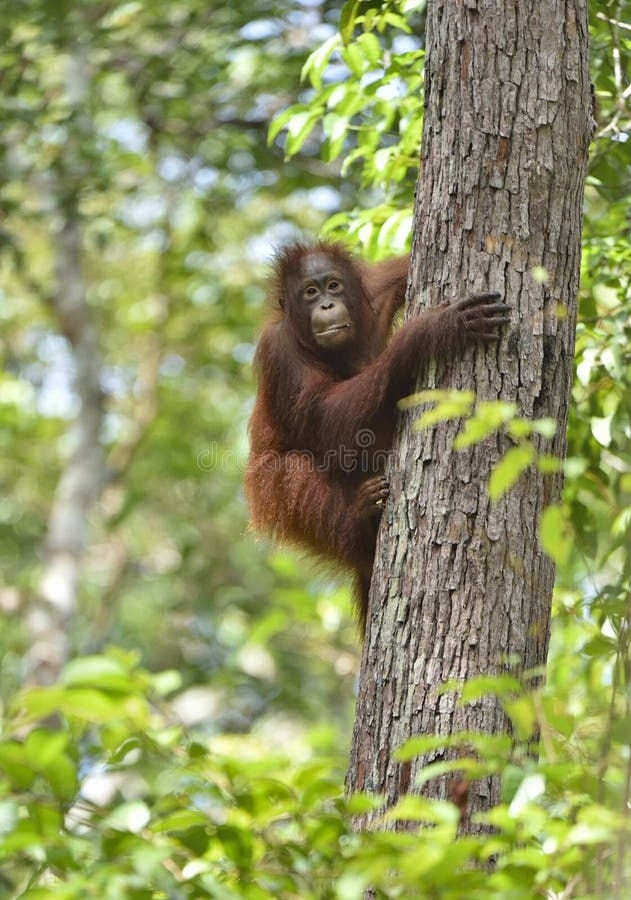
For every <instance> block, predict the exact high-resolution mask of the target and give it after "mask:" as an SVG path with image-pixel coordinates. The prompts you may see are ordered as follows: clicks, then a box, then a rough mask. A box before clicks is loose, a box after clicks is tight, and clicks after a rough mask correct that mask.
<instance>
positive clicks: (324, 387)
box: [245, 243, 507, 626]
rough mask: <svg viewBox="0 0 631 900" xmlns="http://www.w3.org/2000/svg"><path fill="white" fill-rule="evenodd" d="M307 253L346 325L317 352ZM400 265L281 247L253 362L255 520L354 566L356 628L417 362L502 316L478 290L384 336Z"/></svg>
mask: <svg viewBox="0 0 631 900" xmlns="http://www.w3.org/2000/svg"><path fill="white" fill-rule="evenodd" d="M309 257H318V258H323V257H326V260H327V261H328V262H330V266H331V267H334V268H335V270H336V271H337V272H342V278H343V283H344V290H345V300H344V302H345V305H346V308H347V309H348V310H349V313H350V317H351V320H352V322H353V329H354V330H353V332H352V333H353V338H352V344H351V345H350V346H348V347H345V349H344V351H343V352H336V353H326V352H323V351H322V350H321V349H319V348H318V347H317V346H316V345H315V344H314V343H313V340H312V338H311V333H310V330H309V325H308V324H307V323H306V322H305V317H306V315H307V314H306V313H305V311H304V310H303V308H302V303H303V301H302V288H301V284H303V275H304V269H305V266H306V261H307V260H308V258H309ZM408 268H409V260H408V258H407V257H403V258H398V259H393V260H388V261H386V262H382V263H378V264H377V265H373V266H370V267H368V266H364V265H362V264H360V263H358V262H356V261H354V260H353V258H352V257H351V256H350V255H349V254H348V253H347V252H346V251H345V250H344V249H343V248H341V247H340V246H338V245H331V244H327V243H320V244H316V245H315V246H304V245H300V244H297V245H294V246H292V247H289V248H287V249H285V250H284V251H282V252H281V253H280V254H279V256H278V259H277V262H276V266H275V282H274V292H273V301H274V302H275V303H276V304H277V308H276V310H275V312H273V313H272V317H271V319H270V321H269V322H268V323H267V325H266V326H265V327H264V329H263V332H262V334H261V338H260V341H259V345H258V348H257V354H256V361H255V367H256V372H257V375H258V379H259V389H258V395H257V399H256V405H255V408H254V412H253V414H252V418H251V421H250V435H251V453H250V459H249V462H248V467H247V473H246V478H245V489H246V494H247V497H248V501H249V504H250V511H251V520H252V526H253V527H254V528H255V529H256V530H257V531H261V532H264V533H267V534H271V535H273V536H275V537H276V538H278V539H280V540H282V541H287V542H290V543H293V544H297V545H299V546H303V547H306V548H308V549H309V550H310V551H311V552H313V553H315V554H316V555H317V556H318V557H320V558H323V559H324V560H326V561H329V562H333V563H336V564H338V565H341V566H342V567H344V568H346V569H350V570H351V571H353V572H354V574H355V578H356V585H357V599H358V608H359V614H360V619H361V623H362V626H363V625H364V624H365V620H366V613H367V607H368V588H369V586H370V578H371V574H372V564H373V558H374V550H375V540H376V534H377V527H378V522H379V513H380V511H381V503H382V502H383V500H384V499H385V498H386V497H387V495H388V485H387V482H386V481H385V478H384V477H383V472H384V466H385V458H386V454H387V453H388V451H389V450H390V447H391V443H392V436H393V432H394V426H395V420H396V413H397V401H398V400H399V399H401V398H402V397H404V396H406V395H407V394H409V393H410V392H411V391H412V390H413V389H414V384H415V379H416V376H417V372H418V369H419V364H420V363H421V362H422V361H424V360H427V359H428V358H429V357H430V356H432V355H434V354H437V353H441V352H454V351H456V350H458V349H460V348H462V347H464V346H465V344H466V343H467V342H468V341H469V340H485V341H486V340H495V339H496V334H495V330H496V328H497V327H498V325H500V324H502V323H503V322H505V321H507V320H506V317H505V311H506V309H507V307H505V306H504V305H503V304H498V303H497V302H495V301H496V300H497V297H498V295H496V294H483V295H476V296H474V297H473V298H471V297H470V298H468V299H467V300H465V301H459V302H457V303H454V304H452V305H447V304H443V305H441V306H438V307H435V308H432V309H430V310H428V311H427V312H425V313H423V315H421V316H418V317H416V318H413V319H411V320H410V321H408V322H406V323H405V325H403V326H402V327H401V328H400V329H399V330H398V331H396V332H395V334H394V335H393V336H392V338H391V339H390V340H389V338H390V333H391V327H392V321H393V318H394V315H395V313H396V311H397V310H398V309H399V308H400V307H401V305H402V304H403V301H404V298H405V290H406V284H407V275H408Z"/></svg>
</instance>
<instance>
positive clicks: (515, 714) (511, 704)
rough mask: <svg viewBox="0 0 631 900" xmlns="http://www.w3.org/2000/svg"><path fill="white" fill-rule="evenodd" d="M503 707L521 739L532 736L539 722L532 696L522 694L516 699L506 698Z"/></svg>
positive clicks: (524, 739) (525, 739)
mask: <svg viewBox="0 0 631 900" xmlns="http://www.w3.org/2000/svg"><path fill="white" fill-rule="evenodd" d="M502 705H503V707H504V709H505V711H506V714H507V715H508V717H509V718H510V720H511V722H512V723H513V728H514V729H515V734H516V735H517V737H518V738H519V740H521V741H527V740H528V739H529V738H531V737H532V735H533V733H534V730H535V726H536V724H537V714H536V712H535V705H534V703H533V699H532V697H528V696H521V697H517V698H516V699H515V700H504V702H503V704H502Z"/></svg>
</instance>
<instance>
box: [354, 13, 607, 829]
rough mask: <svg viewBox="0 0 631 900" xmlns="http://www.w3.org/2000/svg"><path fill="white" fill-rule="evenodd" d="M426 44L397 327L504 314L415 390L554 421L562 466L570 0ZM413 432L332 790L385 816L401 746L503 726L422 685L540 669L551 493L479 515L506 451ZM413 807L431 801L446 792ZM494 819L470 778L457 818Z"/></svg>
mask: <svg viewBox="0 0 631 900" xmlns="http://www.w3.org/2000/svg"><path fill="white" fill-rule="evenodd" d="M426 46H427V57H426V74H425V91H426V95H425V106H426V111H425V123H424V133H423V150H422V160H421V172H420V178H419V184H418V191H417V206H416V213H415V235H414V237H415V240H414V249H413V261H412V267H411V269H412V283H411V289H410V294H409V297H408V309H407V312H408V314H409V315H414V314H417V313H418V312H420V311H421V310H422V308H423V307H425V306H427V305H433V304H436V303H439V302H441V301H443V300H447V299H454V298H457V297H462V296H464V295H465V294H468V293H471V292H474V291H483V290H497V291H500V292H501V293H502V294H503V295H504V297H505V298H506V301H507V302H508V303H509V304H510V305H511V306H512V307H513V311H512V315H511V324H510V325H509V326H507V327H506V329H505V331H504V335H503V339H502V341H501V344H500V345H497V346H495V345H493V346H491V347H490V348H489V349H483V348H478V349H476V350H472V351H468V353H467V355H466V356H465V358H464V360H463V359H459V360H453V361H446V362H440V363H439V364H437V365H434V364H432V365H431V366H430V367H429V372H427V373H426V374H425V375H424V377H423V385H424V386H428V387H437V388H446V387H449V388H460V389H474V390H475V391H476V392H477V395H478V398H479V399H483V400H491V399H497V398H500V399H504V400H510V401H516V402H517V403H518V405H519V408H520V412H521V414H522V415H524V416H527V417H541V416H551V417H553V418H554V419H555V420H556V421H557V422H558V431H557V437H556V439H555V440H554V442H553V444H552V446H548V447H547V448H546V449H548V450H550V451H551V452H553V453H555V454H556V455H558V456H563V455H564V452H565V429H566V420H567V408H568V402H569V395H570V387H571V378H572V359H573V352H574V332H575V322H576V296H577V290H578V279H579V263H580V248H581V224H582V199H583V184H584V177H585V168H586V159H587V149H588V144H589V138H590V133H591V100H590V85H589V75H588V32H587V2H586V0H568V2H563V3H561V2H558V0H529V2H522V3H517V2H515V0H464V2H463V0H443V2H438V0H429V3H428V12H427V43H426ZM535 267H543V268H545V270H546V271H547V281H546V282H545V283H544V284H541V283H540V280H537V279H536V278H534V277H533V268H535ZM417 415H418V411H414V410H413V411H412V412H411V413H407V414H406V415H405V417H404V418H403V420H402V422H401V426H400V429H399V434H398V437H397V440H396V443H395V448H394V452H393V459H392V466H391V481H392V492H391V493H392V501H391V506H390V507H389V510H388V513H387V514H386V516H385V517H384V524H383V527H382V530H381V536H380V543H379V546H378V550H377V559H376V562H375V570H374V574H373V582H372V592H371V613H370V616H369V625H368V631H367V634H366V641H365V645H364V652H363V660H362V669H361V676H360V689H359V698H358V704H357V713H356V722H355V730H354V738H353V747H352V751H351V760H350V767H349V773H348V777H347V789H348V791H349V792H351V793H352V792H354V791H358V790H365V791H370V792H378V793H383V794H385V796H386V801H387V804H388V805H390V804H391V803H392V802H394V801H395V800H396V799H397V798H398V797H399V796H400V795H401V794H404V793H406V792H408V790H410V789H413V787H414V777H415V775H416V774H417V773H418V771H419V769H420V768H421V766H422V765H423V764H424V763H426V762H427V761H428V757H425V758H423V759H417V760H415V761H414V762H413V763H412V764H410V763H404V764H398V763H397V762H395V761H394V759H393V756H392V754H393V751H394V750H395V749H396V748H397V747H398V746H400V745H401V744H402V743H403V742H404V741H405V740H406V739H407V738H409V737H410V736H412V735H419V734H439V735H447V734H451V733H454V732H457V731H461V730H471V731H478V732H479V731H481V732H486V733H495V732H500V731H504V730H506V729H507V727H508V724H507V721H506V717H505V715H504V713H503V711H502V708H501V706H500V704H499V703H498V702H497V701H496V700H495V699H494V698H493V697H489V696H485V697H484V698H482V699H481V700H480V701H479V702H477V703H475V704H473V705H471V706H467V707H465V708H462V707H459V706H458V704H457V698H456V696H455V695H454V694H453V693H448V694H444V695H439V694H438V693H437V688H438V687H439V686H440V685H441V684H443V683H444V682H445V681H446V680H447V679H458V680H464V679H465V678H469V677H472V676H475V675H477V674H482V673H484V674H491V673H497V672H500V671H502V666H503V665H505V659H506V656H507V655H508V654H511V655H516V656H517V657H518V658H519V660H520V661H521V667H522V668H523V669H530V668H531V667H534V666H541V665H542V664H543V663H545V660H546V654H547V647H548V636H549V618H550V600H551V594H552V587H553V580H554V570H553V564H552V562H551V560H550V559H549V558H548V557H547V556H545V555H544V553H543V552H542V550H541V547H540V546H539V543H538V540H537V525H538V520H539V516H540V514H541V512H542V510H543V508H544V506H545V505H546V504H547V503H549V502H550V501H554V500H555V499H557V498H558V495H559V492H560V488H561V482H560V478H558V477H555V478H551V476H546V478H545V479H544V478H543V476H541V475H540V474H539V473H538V472H537V471H535V470H534V469H533V470H531V471H529V472H527V473H526V474H525V475H523V476H522V478H521V479H520V480H519V482H518V483H517V485H516V486H515V487H513V488H512V489H511V490H510V491H509V492H508V494H507V495H505V496H504V498H503V499H502V500H501V501H500V502H498V503H497V504H495V505H493V506H491V504H490V502H489V498H488V493H487V479H488V476H489V473H490V471H491V469H492V467H493V465H494V464H495V463H496V462H497V461H498V459H500V457H501V455H502V454H503V453H504V452H505V451H506V450H507V449H508V448H509V446H510V442H509V439H508V438H505V437H497V436H494V437H493V438H489V439H487V440H485V441H484V442H483V443H481V444H478V445H476V446H475V447H473V448H472V449H470V450H464V451H460V452H455V451H453V450H452V441H453V438H454V437H455V435H456V434H457V432H458V428H459V425H458V423H443V424H440V425H439V426H438V427H435V428H434V429H433V430H428V431H425V432H422V433H418V432H416V431H415V430H414V429H413V422H414V419H415V418H416V417H417ZM429 758H431V757H429ZM423 793H424V794H426V795H428V796H433V797H443V798H444V797H446V796H447V783H446V779H444V778H442V779H435V780H432V781H430V782H429V783H428V784H426V785H425V786H424V788H423ZM497 801H498V784H497V783H496V782H495V780H493V779H486V780H485V779H483V780H482V781H480V782H476V783H475V784H474V785H473V786H472V790H471V795H470V810H469V812H473V811H477V810H483V809H488V808H489V807H490V806H491V805H493V804H495V803H496V802H497ZM370 824H371V816H367V817H366V818H364V819H363V820H362V821H361V822H360V826H362V827H366V826H370ZM465 827H466V826H465Z"/></svg>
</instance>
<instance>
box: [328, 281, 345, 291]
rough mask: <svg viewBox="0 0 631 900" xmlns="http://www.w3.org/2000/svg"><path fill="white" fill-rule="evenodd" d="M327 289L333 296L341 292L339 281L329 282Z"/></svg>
mask: <svg viewBox="0 0 631 900" xmlns="http://www.w3.org/2000/svg"><path fill="white" fill-rule="evenodd" d="M328 289H329V290H330V291H331V292H332V293H334V294H339V293H340V291H341V290H342V285H341V284H340V282H339V281H336V280H335V279H332V280H331V281H329V284H328Z"/></svg>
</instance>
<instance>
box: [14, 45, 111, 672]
mask: <svg viewBox="0 0 631 900" xmlns="http://www.w3.org/2000/svg"><path fill="white" fill-rule="evenodd" d="M88 89H89V84H88V78H87V73H86V67H85V62H84V59H83V54H82V51H81V49H80V48H79V47H76V46H75V47H73V48H71V51H70V52H69V55H68V69H67V78H66V90H67V98H68V102H69V104H70V106H71V108H72V109H73V110H74V117H73V120H72V123H71V124H70V125H69V126H68V128H69V136H68V139H67V142H66V146H65V150H64V153H63V155H62V156H61V158H60V159H59V161H58V163H57V166H56V167H55V169H54V171H53V173H52V176H51V181H50V193H51V196H52V202H53V203H54V205H55V206H56V208H57V212H58V221H59V229H58V231H57V232H56V233H55V234H54V235H53V238H52V240H53V242H54V256H55V281H56V284H55V287H54V289H53V290H52V291H51V294H50V301H51V305H52V308H53V311H54V314H55V316H56V318H57V321H58V324H59V328H60V331H61V332H62V333H63V334H64V336H65V337H66V338H67V339H68V342H69V345H70V348H71V355H72V362H73V366H74V390H75V393H76V397H77V400H78V411H77V416H76V419H75V420H74V422H73V423H72V424H71V425H70V427H69V429H68V433H67V435H66V438H67V440H66V457H65V459H64V462H63V470H62V473H61V475H60V478H59V482H58V484H57V489H56V491H55V497H54V499H53V504H52V508H51V511H50V515H49V519H48V530H47V535H46V543H45V547H44V552H43V568H42V577H41V581H40V585H39V592H38V595H37V596H36V597H35V598H34V599H33V601H32V603H31V604H30V608H29V613H28V617H27V626H28V628H29V631H30V634H31V646H30V649H29V653H28V659H27V667H28V671H27V673H26V674H27V678H28V679H29V680H31V681H35V682H39V683H48V682H51V681H53V680H54V679H55V678H56V677H57V675H58V674H59V671H60V669H61V668H62V667H63V665H64V663H65V662H66V660H67V658H68V652H69V646H68V625H69V622H70V621H71V619H72V618H73V616H74V615H75V614H76V611H77V601H78V590H79V579H80V574H81V562H82V558H83V553H84V550H85V543H86V539H87V534H88V526H89V514H90V511H91V509H92V505H93V503H94V500H95V498H96V497H97V495H98V493H99V491H100V489H101V487H102V485H103V480H104V458H103V450H102V446H101V441H100V430H101V425H102V421H103V396H102V390H101V384H100V379H101V368H102V363H101V354H100V348H99V335H98V330H97V326H96V323H95V321H94V317H93V315H92V311H91V309H90V306H89V303H88V299H87V296H86V288H85V282H84V279H83V274H82V271H81V261H82V255H83V232H82V227H81V217H80V213H79V209H78V204H79V196H80V189H81V184H82V178H83V173H84V166H85V164H86V163H85V160H84V153H85V149H86V145H87V144H88V143H89V142H90V141H91V140H92V139H93V134H92V123H91V122H90V120H89V118H88V116H87V115H86V113H85V107H84V104H85V102H86V99H87V95H88Z"/></svg>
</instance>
